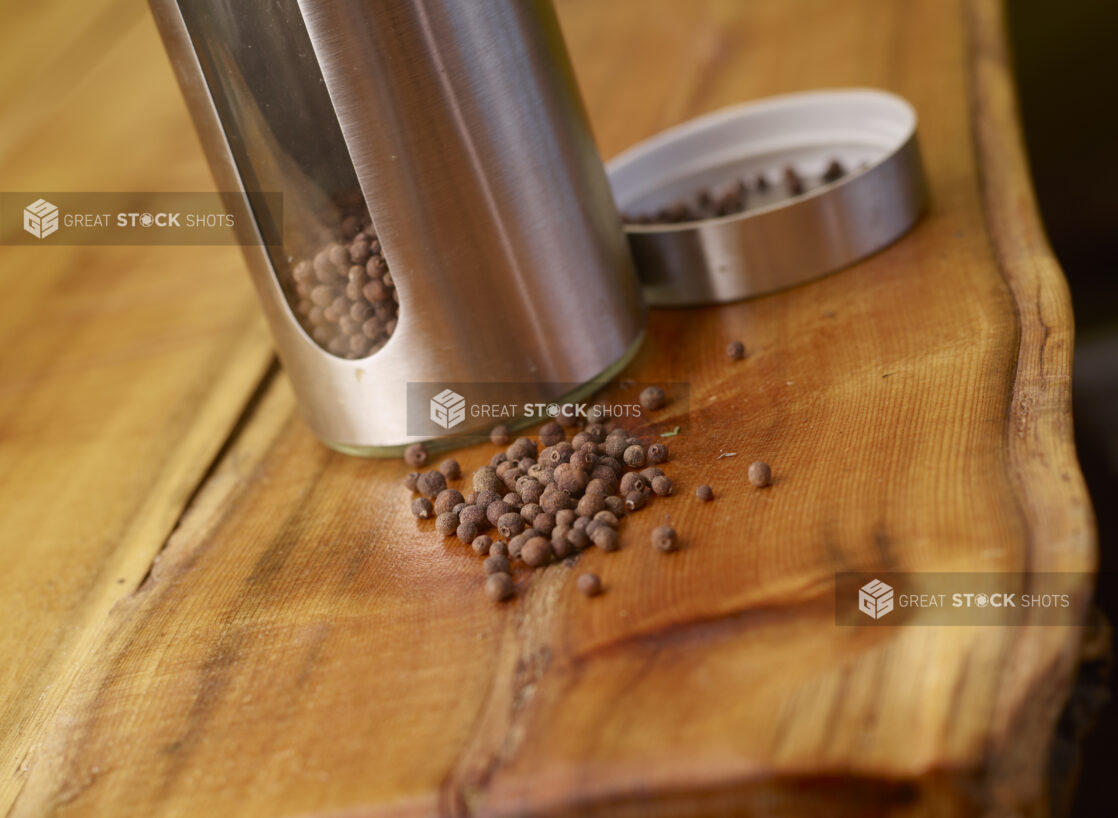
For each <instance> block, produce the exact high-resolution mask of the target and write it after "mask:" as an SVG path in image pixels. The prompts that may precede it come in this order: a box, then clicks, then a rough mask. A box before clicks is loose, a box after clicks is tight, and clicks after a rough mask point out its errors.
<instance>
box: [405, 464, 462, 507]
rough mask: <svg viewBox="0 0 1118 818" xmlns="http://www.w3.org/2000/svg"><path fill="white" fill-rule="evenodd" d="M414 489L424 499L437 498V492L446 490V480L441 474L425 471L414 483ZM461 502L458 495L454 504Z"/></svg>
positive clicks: (460, 496)
mask: <svg viewBox="0 0 1118 818" xmlns="http://www.w3.org/2000/svg"><path fill="white" fill-rule="evenodd" d="M415 487H416V488H417V489H418V490H419V493H420V494H422V495H423V496H424V497H431V498H434V497H436V496H438V494H439V492H441V491H442V490H443V489H445V488H446V478H445V477H443V473H442V472H439V471H425V472H423V474H421V475H419V480H417V481H416V484H415ZM461 500H462V495H461V494H459V495H458V500H456V501H455V502H461Z"/></svg>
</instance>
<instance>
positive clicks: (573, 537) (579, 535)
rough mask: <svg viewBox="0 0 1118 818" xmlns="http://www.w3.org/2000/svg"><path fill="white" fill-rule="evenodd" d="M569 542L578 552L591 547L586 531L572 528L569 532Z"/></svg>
mask: <svg viewBox="0 0 1118 818" xmlns="http://www.w3.org/2000/svg"><path fill="white" fill-rule="evenodd" d="M567 542H569V543H570V544H571V548H574V549H575V550H576V551H581V550H582V549H583V548H585V547H586V546H588V545H590V536H589V535H588V534H587V533H586V529H584V528H574V527H572V528H571V530H570V531H568V532H567Z"/></svg>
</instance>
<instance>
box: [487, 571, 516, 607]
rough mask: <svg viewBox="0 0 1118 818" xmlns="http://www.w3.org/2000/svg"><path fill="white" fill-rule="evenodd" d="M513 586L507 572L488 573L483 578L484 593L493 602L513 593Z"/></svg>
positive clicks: (506, 597)
mask: <svg viewBox="0 0 1118 818" xmlns="http://www.w3.org/2000/svg"><path fill="white" fill-rule="evenodd" d="M514 591H515V588H514V587H513V584H512V577H510V576H509V575H508V574H505V573H501V574H490V575H489V576H488V577H487V578H486V580H485V595H486V596H488V597H489V598H490V599H492V600H493V601H494V602H501V601H502V600H505V599H508V598H509V597H511V596H512V595H513V593H514Z"/></svg>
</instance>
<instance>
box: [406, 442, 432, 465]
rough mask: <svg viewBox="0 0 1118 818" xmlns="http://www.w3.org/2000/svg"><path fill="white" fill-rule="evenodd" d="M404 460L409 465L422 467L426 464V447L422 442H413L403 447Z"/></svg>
mask: <svg viewBox="0 0 1118 818" xmlns="http://www.w3.org/2000/svg"><path fill="white" fill-rule="evenodd" d="M404 461H405V462H406V463H407V464H408V465H409V466H415V467H416V468H423V467H424V466H426V465H427V447H426V446H424V445H423V444H422V443H413V444H411V445H410V446H408V447H407V448H406V449H404Z"/></svg>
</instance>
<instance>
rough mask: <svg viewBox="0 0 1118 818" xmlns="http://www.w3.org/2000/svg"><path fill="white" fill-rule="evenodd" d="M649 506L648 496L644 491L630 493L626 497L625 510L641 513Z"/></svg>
mask: <svg viewBox="0 0 1118 818" xmlns="http://www.w3.org/2000/svg"><path fill="white" fill-rule="evenodd" d="M646 505H648V495H647V494H645V493H644V492H643V491H630V492H629V493H628V494H626V495H625V510H626V511H640V510H641V509H642V508H644V507H645V506H646Z"/></svg>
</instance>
